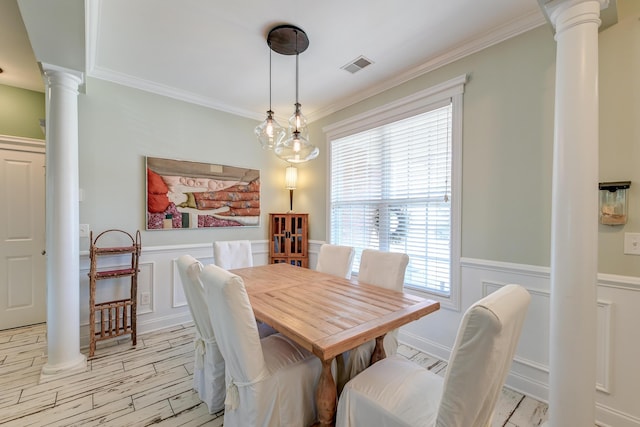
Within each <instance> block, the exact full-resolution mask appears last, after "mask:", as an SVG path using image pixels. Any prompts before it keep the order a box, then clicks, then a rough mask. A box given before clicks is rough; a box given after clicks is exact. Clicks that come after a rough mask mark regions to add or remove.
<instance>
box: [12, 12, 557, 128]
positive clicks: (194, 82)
mask: <svg viewBox="0 0 640 427" xmlns="http://www.w3.org/2000/svg"><path fill="white" fill-rule="evenodd" d="M16 1H17V0H0V67H2V68H4V69H5V73H3V74H0V84H6V85H11V86H17V87H22V88H27V89H32V90H40V91H42V90H43V86H42V79H41V77H40V74H39V70H38V67H37V65H36V57H37V60H38V61H45V60H46V61H45V62H49V61H51V58H42V57H43V56H45V54H44V53H43V52H44V50H43V47H42V45H43V44H47V49H48V50H51V49H57V50H59V51H60V52H62V51H63V50H64V48H65V46H68V44H69V35H68V34H66V35H65V36H66V37H67V39H66V41H65V42H60V43H58V44H57V45H56V44H55V40H56V37H57V36H58V35H59V36H62V34H60V33H63V32H65V29H66V27H65V26H63V25H61V23H60V22H57V23H56V24H55V27H53V26H52V27H50V28H48V27H47V26H50V25H54V24H53V22H52V21H54V20H52V19H46V17H47V12H46V11H43V10H42V7H43V5H44V4H43V3H42V2H40V3H35V0H20V7H21V9H22V12H23V14H24V16H25V22H26V23H27V28H29V29H30V31H29V36H30V37H31V41H32V42H33V50H31V49H30V45H29V42H28V40H26V37H27V33H26V31H25V30H24V27H23V24H22V20H21V19H20V14H19V10H18V7H17V6H16ZM53 1H56V2H61V1H62V2H63V3H65V4H66V5H67V7H74V8H76V9H80V11H79V13H76V14H75V16H76V21H77V20H80V21H82V22H80V23H79V24H80V28H84V27H83V26H84V25H85V23H86V30H85V32H84V33H85V36H84V37H85V40H86V49H84V51H83V52H82V55H81V56H82V63H85V64H86V66H85V69H84V70H81V71H85V72H86V74H87V75H89V76H93V77H97V78H101V79H106V80H110V81H114V82H118V83H121V84H125V85H128V86H132V87H137V88H141V89H145V90H149V91H153V92H156V93H160V94H163V95H168V96H171V97H174V98H178V99H183V100H186V101H189V102H194V103H197V104H201V105H206V106H210V107H213V108H217V109H220V110H223V111H228V112H232V113H235V114H239V115H242V116H246V117H252V118H256V119H258V120H261V119H262V118H263V116H264V115H265V111H266V110H267V107H268V101H269V74H268V72H269V48H268V46H267V44H266V34H267V33H268V31H269V30H270V29H271V28H272V27H274V26H275V25H278V24H283V23H289V24H294V25H297V26H299V27H301V28H302V29H303V30H305V31H306V33H307V35H308V37H309V42H310V43H309V48H308V49H307V51H306V52H304V53H302V54H300V58H299V59H300V102H301V104H302V110H303V112H304V113H305V115H306V116H307V117H308V118H309V119H310V120H311V121H313V120H315V119H318V118H320V117H323V116H325V115H327V114H330V113H331V112H333V111H337V110H338V109H340V108H344V107H345V106H348V105H350V104H352V103H354V102H357V101H359V100H361V99H364V98H366V97H368V96H371V95H373V94H376V93H379V92H381V91H382V90H385V89H387V88H389V87H393V86H395V85H397V84H399V83H401V82H403V81H406V80H409V79H411V78H413V77H415V76H417V75H420V74H422V73H424V72H426V71H429V70H431V69H434V68H436V67H438V66H440V65H442V64H444V63H447V62H450V61H452V60H455V59H457V58H460V57H462V56H465V55H467V54H469V53H473V52H475V51H478V50H480V49H482V48H485V47H487V46H490V45H492V44H495V43H497V42H499V41H502V40H504V39H506V38H509V37H512V36H514V35H517V34H519V33H521V32H524V31H527V30H529V29H531V28H534V27H536V26H539V25H542V24H545V23H546V21H545V18H544V16H543V14H542V12H541V9H540V6H539V4H538V0H483V1H478V0H399V1H397V2H390V1H388V0H349V1H345V0H324V1H312V0H297V1H296V0H273V1H264V0H262V1H260V0H237V1H233V2H224V3H223V2H214V1H211V0H182V1H175V0H136V1H131V0H108V1H105V0H88V1H87V2H82V1H80V0H64V1H63V0H53ZM47 3H48V4H51V3H49V2H47ZM222 5H223V6H222ZM30 6H31V10H29V9H30ZM84 7H86V10H85V11H83V10H82V8H84ZM56 10H57V9H56ZM36 12H37V13H39V15H37V16H43V18H38V19H41V20H40V21H37V25H34V24H33V22H36V21H34V19H32V17H34V16H36ZM76 12H78V11H76ZM85 12H86V19H84V18H83V17H84V16H85ZM69 15H74V14H66V16H69ZM77 17H80V19H78V18H77ZM27 18H29V19H27ZM58 21H59V20H58ZM74 25H78V23H77V22H76V23H74ZM72 26H73V25H72ZM47 31H48V33H47ZM76 38H80V39H82V38H83V37H82V36H80V37H76ZM81 41H82V42H84V40H81ZM36 44H38V45H40V46H37V45H36ZM33 51H35V52H36V53H37V54H36V56H34V54H33ZM85 54H86V60H85V59H84V55H85ZM360 55H364V56H365V57H366V58H368V59H370V60H372V61H373V64H372V65H370V66H369V67H367V68H365V69H363V70H361V71H359V72H357V73H355V74H351V73H349V72H347V71H344V70H342V69H341V67H342V66H344V65H345V64H347V63H348V62H350V61H352V60H354V59H356V58H357V57H359V56H360ZM272 61H273V83H272V92H273V109H274V111H275V112H276V115H278V117H279V119H280V118H282V117H287V116H288V115H289V114H291V113H292V112H293V103H294V102H295V57H294V56H283V55H279V54H277V53H273V55H272ZM57 65H64V64H57ZM88 90H89V91H90V87H89V88H88Z"/></svg>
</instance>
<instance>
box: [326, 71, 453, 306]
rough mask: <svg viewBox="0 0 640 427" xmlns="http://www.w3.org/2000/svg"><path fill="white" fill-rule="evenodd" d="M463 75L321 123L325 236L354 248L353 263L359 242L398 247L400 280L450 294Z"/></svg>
mask: <svg viewBox="0 0 640 427" xmlns="http://www.w3.org/2000/svg"><path fill="white" fill-rule="evenodd" d="M460 80H462V82H460ZM464 80H465V78H464V76H463V77H461V78H458V79H454V80H453V81H450V82H447V83H446V84H443V85H441V86H439V87H437V88H434V89H430V90H427V91H424V92H421V93H419V94H416V95H413V96H412V97H410V98H407V99H403V100H400V101H397V102H395V103H394V104H392V105H388V106H385V107H383V108H381V109H378V110H376V111H373V112H369V113H368V114H366V115H361V116H359V117H357V118H355V119H352V120H350V121H349V122H343V123H340V124H337V125H334V126H331V127H329V128H325V131H326V132H327V135H328V138H329V147H330V150H329V167H330V173H329V192H330V196H329V214H328V218H329V233H330V241H331V243H334V244H340V245H348V246H353V247H355V248H356V260H355V262H354V270H356V271H357V270H358V266H359V262H360V254H361V253H362V250H363V249H365V248H370V249H379V250H384V251H392V252H404V253H406V254H408V255H409V259H410V261H409V266H408V267H407V272H406V275H405V286H406V287H409V288H413V289H417V290H421V291H426V292H430V293H433V294H436V295H439V296H442V297H445V298H451V296H452V294H457V292H452V279H453V277H452V273H454V272H455V271H457V269H455V270H454V268H453V267H454V266H457V264H458V258H459V254H458V247H459V244H458V243H457V240H458V238H457V236H459V231H458V230H459V227H460V220H459V217H460V215H459V212H458V211H459V210H458V209H457V207H458V206H459V195H460V193H461V192H460V188H459V182H460V181H459V179H458V175H459V167H460V165H459V161H457V160H456V159H458V158H459V157H460V156H459V154H460V153H459V151H460V147H461V144H460V130H461V125H460V124H461V119H462V118H461V117H460V116H461V115H462V108H461V103H462V89H463V87H464V86H463V85H464ZM456 277H457V275H456Z"/></svg>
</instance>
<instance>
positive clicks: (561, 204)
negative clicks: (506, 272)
mask: <svg viewBox="0 0 640 427" xmlns="http://www.w3.org/2000/svg"><path fill="white" fill-rule="evenodd" d="M604 3H605V1H604V0H555V1H552V2H550V3H547V4H546V5H545V7H546V9H547V11H548V15H549V17H550V20H551V22H552V23H553V25H554V27H555V29H556V36H555V39H556V42H557V53H556V96H555V130H554V149H553V190H552V214H551V215H552V216H551V331H550V343H549V365H550V370H549V371H550V372H549V421H548V423H547V425H548V426H556V427H568V426H584V427H586V426H593V425H594V424H595V393H596V391H595V390H596V388H595V387H596V283H597V274H598V27H599V25H600V8H601V6H603V5H604Z"/></svg>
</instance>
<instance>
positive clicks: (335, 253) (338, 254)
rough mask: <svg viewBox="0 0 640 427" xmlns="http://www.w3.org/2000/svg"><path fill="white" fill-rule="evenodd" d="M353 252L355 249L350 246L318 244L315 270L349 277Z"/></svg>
mask: <svg viewBox="0 0 640 427" xmlns="http://www.w3.org/2000/svg"><path fill="white" fill-rule="evenodd" d="M355 253H356V251H355V249H354V248H352V247H351V246H339V245H330V244H327V243H325V244H323V245H322V246H320V252H319V253H318V263H317V264H316V270H317V271H321V272H323V273H327V274H333V275H334V276H340V277H344V278H345V279H350V278H351V267H352V266H353V256H354V255H355Z"/></svg>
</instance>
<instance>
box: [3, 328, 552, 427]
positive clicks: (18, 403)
mask: <svg viewBox="0 0 640 427" xmlns="http://www.w3.org/2000/svg"><path fill="white" fill-rule="evenodd" d="M45 332H46V328H45V325H35V326H30V327H25V328H18V329H10V330H5V331H0V424H1V425H3V426H20V427H23V426H94V425H96V426H97V425H100V426H147V425H151V424H154V425H160V426H201V425H207V426H222V421H223V413H222V412H220V413H217V414H214V415H210V414H209V413H208V411H207V407H206V405H205V404H204V403H202V402H201V401H200V400H199V399H198V395H197V394H196V393H195V392H194V391H193V390H192V388H191V386H192V370H193V336H194V328H193V325H192V324H185V325H180V326H176V327H173V328H168V329H165V330H161V331H156V332H152V333H147V334H143V335H140V336H138V345H137V346H136V348H132V347H131V340H130V339H129V338H128V337H127V338H123V339H121V340H111V341H103V342H100V343H98V345H99V346H98V350H97V351H96V354H95V356H94V357H93V358H92V359H91V360H89V361H88V362H87V369H86V371H84V372H81V373H75V374H70V375H68V376H65V377H64V378H56V379H55V380H51V381H47V382H44V383H40V371H41V369H42V366H43V365H44V363H45V362H46V356H44V353H45V352H46V341H45V340H46V334H45ZM398 351H399V353H401V354H402V355H404V356H406V357H408V358H410V359H412V360H414V361H415V362H417V363H419V364H420V365H422V366H425V367H427V368H428V369H431V370H432V371H434V372H437V373H439V374H441V375H443V374H444V371H445V369H446V362H443V361H441V360H438V359H434V358H432V357H430V356H428V355H426V354H424V353H421V352H419V351H417V350H415V349H413V348H410V347H407V346H404V345H401V346H400V348H399V349H398ZM546 413H547V405H546V404H544V403H541V402H538V401H536V400H533V399H531V398H529V397H526V396H523V395H522V394H520V393H517V392H514V391H512V390H509V389H507V388H505V389H503V392H502V396H501V398H500V401H499V402H498V405H497V408H496V413H495V416H494V420H493V426H494V427H497V426H506V427H530V426H539V425H540V424H542V423H543V422H544V421H546V418H547V415H546Z"/></svg>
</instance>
